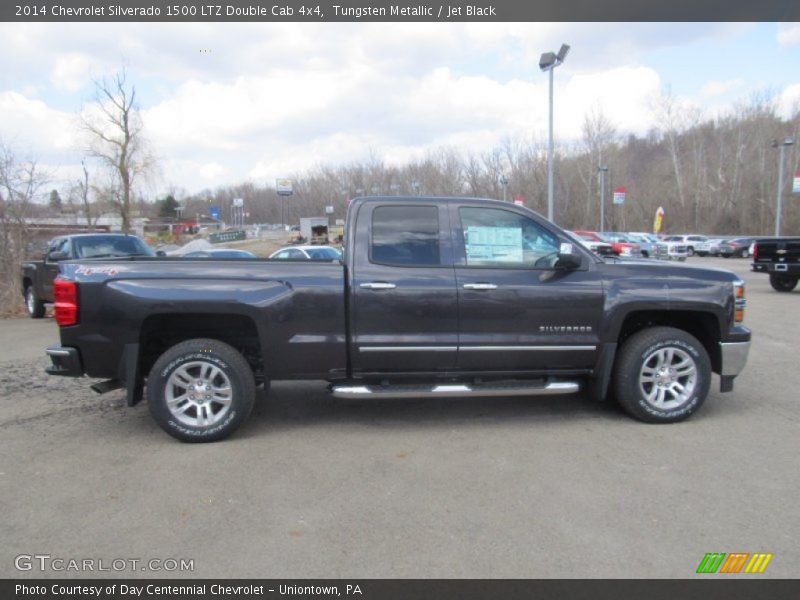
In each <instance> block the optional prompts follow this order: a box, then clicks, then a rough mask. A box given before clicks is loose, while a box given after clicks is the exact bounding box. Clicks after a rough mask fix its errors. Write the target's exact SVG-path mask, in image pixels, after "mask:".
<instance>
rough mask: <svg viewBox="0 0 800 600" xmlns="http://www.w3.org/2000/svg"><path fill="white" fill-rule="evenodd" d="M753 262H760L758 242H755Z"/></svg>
mask: <svg viewBox="0 0 800 600" xmlns="http://www.w3.org/2000/svg"><path fill="white" fill-rule="evenodd" d="M753 260H754V261H756V260H758V242H753Z"/></svg>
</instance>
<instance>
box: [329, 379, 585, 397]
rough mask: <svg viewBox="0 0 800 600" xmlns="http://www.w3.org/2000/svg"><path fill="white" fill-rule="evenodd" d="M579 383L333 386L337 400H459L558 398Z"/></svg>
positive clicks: (576, 389)
mask: <svg viewBox="0 0 800 600" xmlns="http://www.w3.org/2000/svg"><path fill="white" fill-rule="evenodd" d="M580 389H581V384H580V383H579V382H577V381H550V380H549V381H532V382H524V381H514V382H498V383H484V384H480V385H473V384H466V383H438V384H393V385H333V386H331V392H332V393H333V395H334V396H335V397H336V398H345V399H348V400H354V399H358V398H454V397H455V398H457V397H461V396H472V397H482V398H488V397H496V398H502V397H508V396H555V395H559V394H574V393H576V392H579V391H580Z"/></svg>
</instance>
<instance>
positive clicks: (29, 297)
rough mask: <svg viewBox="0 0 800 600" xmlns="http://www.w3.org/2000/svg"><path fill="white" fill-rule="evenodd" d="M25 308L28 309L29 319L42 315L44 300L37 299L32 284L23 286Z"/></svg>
mask: <svg viewBox="0 0 800 600" xmlns="http://www.w3.org/2000/svg"><path fill="white" fill-rule="evenodd" d="M25 308H27V309H28V314H29V315H30V317H31V319H41V318H42V317H43V316H44V313H45V308H44V302H42V301H41V300H39V295H38V294H37V293H36V290H35V289H34V287H33V285H32V284H31V285H29V286H28V287H26V288H25Z"/></svg>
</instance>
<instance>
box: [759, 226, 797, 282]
mask: <svg viewBox="0 0 800 600" xmlns="http://www.w3.org/2000/svg"><path fill="white" fill-rule="evenodd" d="M754 244H755V248H753V251H752V254H753V264H752V265H751V269H752V270H753V271H754V272H756V273H767V274H769V283H770V285H771V286H772V289H774V290H775V291H776V292H791V291H792V290H794V288H795V287H797V282H798V280H800V237H795V238H791V237H782V238H781V237H778V238H759V239H757V240H756V241H755V242H754Z"/></svg>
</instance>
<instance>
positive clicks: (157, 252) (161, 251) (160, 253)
mask: <svg viewBox="0 0 800 600" xmlns="http://www.w3.org/2000/svg"><path fill="white" fill-rule="evenodd" d="M166 255H167V253H166V252H164V251H163V250H156V256H166Z"/></svg>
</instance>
